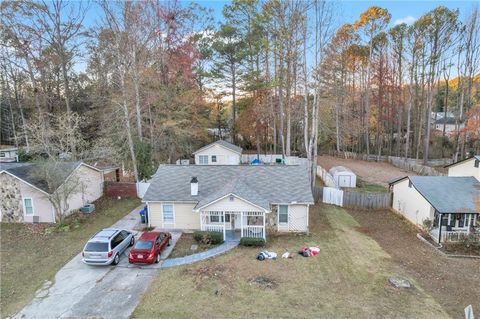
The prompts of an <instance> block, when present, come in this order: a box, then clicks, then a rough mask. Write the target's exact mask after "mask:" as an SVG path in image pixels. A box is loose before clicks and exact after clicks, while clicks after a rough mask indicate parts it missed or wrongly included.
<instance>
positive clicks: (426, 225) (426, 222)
mask: <svg viewBox="0 0 480 319" xmlns="http://www.w3.org/2000/svg"><path fill="white" fill-rule="evenodd" d="M422 224H423V229H424V230H425V231H429V230H430V229H431V228H432V226H433V222H432V220H431V219H428V218H426V219H424V220H423V222H422Z"/></svg>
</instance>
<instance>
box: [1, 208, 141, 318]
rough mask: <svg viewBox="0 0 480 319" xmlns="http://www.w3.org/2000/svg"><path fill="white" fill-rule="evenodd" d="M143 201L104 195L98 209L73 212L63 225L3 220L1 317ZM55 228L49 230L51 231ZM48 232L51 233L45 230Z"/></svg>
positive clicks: (24, 300) (31, 296)
mask: <svg viewBox="0 0 480 319" xmlns="http://www.w3.org/2000/svg"><path fill="white" fill-rule="evenodd" d="M139 204H140V202H139V201H138V200H135V199H123V200H115V199H101V200H99V201H97V202H95V206H96V213H94V214H92V215H90V216H82V215H80V214H79V215H78V216H77V215H72V216H71V217H69V218H68V220H67V221H66V222H65V223H64V224H65V225H63V226H57V227H52V226H51V225H45V224H39V225H32V224H4V223H2V224H0V229H1V236H0V242H1V252H0V260H1V263H0V264H1V282H0V288H1V290H0V291H1V298H0V309H1V317H2V318H5V317H7V316H9V315H12V314H13V313H15V312H17V311H19V310H20V309H21V308H23V307H24V306H25V305H26V304H27V303H28V302H30V301H31V300H32V299H33V297H34V294H35V291H36V290H37V289H38V288H40V287H41V286H42V284H43V283H44V282H45V280H52V279H53V278H54V275H55V273H56V272H57V271H58V270H59V269H60V268H61V267H62V266H63V265H64V264H65V263H67V262H68V261H69V260H70V259H72V258H73V257H74V256H75V255H76V254H78V253H79V252H80V251H81V250H82V247H83V245H84V244H85V241H86V240H87V239H88V238H90V237H91V236H92V235H93V234H94V233H96V232H97V231H99V230H100V229H102V228H105V227H108V226H110V225H112V224H113V223H115V222H116V221H117V220H119V219H120V218H122V217H123V216H125V215H126V214H128V213H129V212H130V211H132V209H134V208H135V207H137V206H138V205H139ZM54 228H55V231H53V232H51V233H48V232H49V231H52V230H54ZM46 233H48V234H46Z"/></svg>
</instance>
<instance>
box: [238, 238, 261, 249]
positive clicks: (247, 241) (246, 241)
mask: <svg viewBox="0 0 480 319" xmlns="http://www.w3.org/2000/svg"><path fill="white" fill-rule="evenodd" d="M240 245H242V246H249V247H262V246H265V239H263V238H253V237H242V239H240Z"/></svg>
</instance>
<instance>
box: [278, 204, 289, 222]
mask: <svg viewBox="0 0 480 319" xmlns="http://www.w3.org/2000/svg"><path fill="white" fill-rule="evenodd" d="M278 223H279V224H287V223H288V205H278Z"/></svg>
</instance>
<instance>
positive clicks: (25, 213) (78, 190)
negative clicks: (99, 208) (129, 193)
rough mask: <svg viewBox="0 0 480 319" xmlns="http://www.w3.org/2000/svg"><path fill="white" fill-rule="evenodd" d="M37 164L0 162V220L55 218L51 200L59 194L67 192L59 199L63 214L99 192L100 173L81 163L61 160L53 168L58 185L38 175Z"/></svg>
mask: <svg viewBox="0 0 480 319" xmlns="http://www.w3.org/2000/svg"><path fill="white" fill-rule="evenodd" d="M40 165H41V164H37V163H2V164H1V165H0V216H1V217H0V218H1V221H2V222H26V223H31V222H40V223H54V222H56V214H55V209H54V207H55V206H54V205H53V203H52V201H53V202H54V203H58V201H55V200H53V198H58V195H59V194H69V196H66V197H67V200H66V201H62V208H63V209H62V211H65V212H66V214H68V213H70V212H71V211H72V210H75V209H79V208H80V207H82V206H83V205H85V204H86V203H88V202H93V201H95V200H96V199H98V198H100V197H101V196H102V195H103V173H102V172H101V171H100V170H98V169H96V168H94V167H92V166H90V165H87V164H85V163H81V162H62V163H58V165H56V166H55V169H54V170H53V171H54V172H53V174H55V176H56V179H57V180H58V181H59V184H60V186H59V187H58V188H56V189H55V190H51V189H50V188H51V186H49V183H48V182H47V181H46V180H45V178H43V177H41V176H42V174H41V173H39V171H40V170H41V169H42V166H40Z"/></svg>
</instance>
